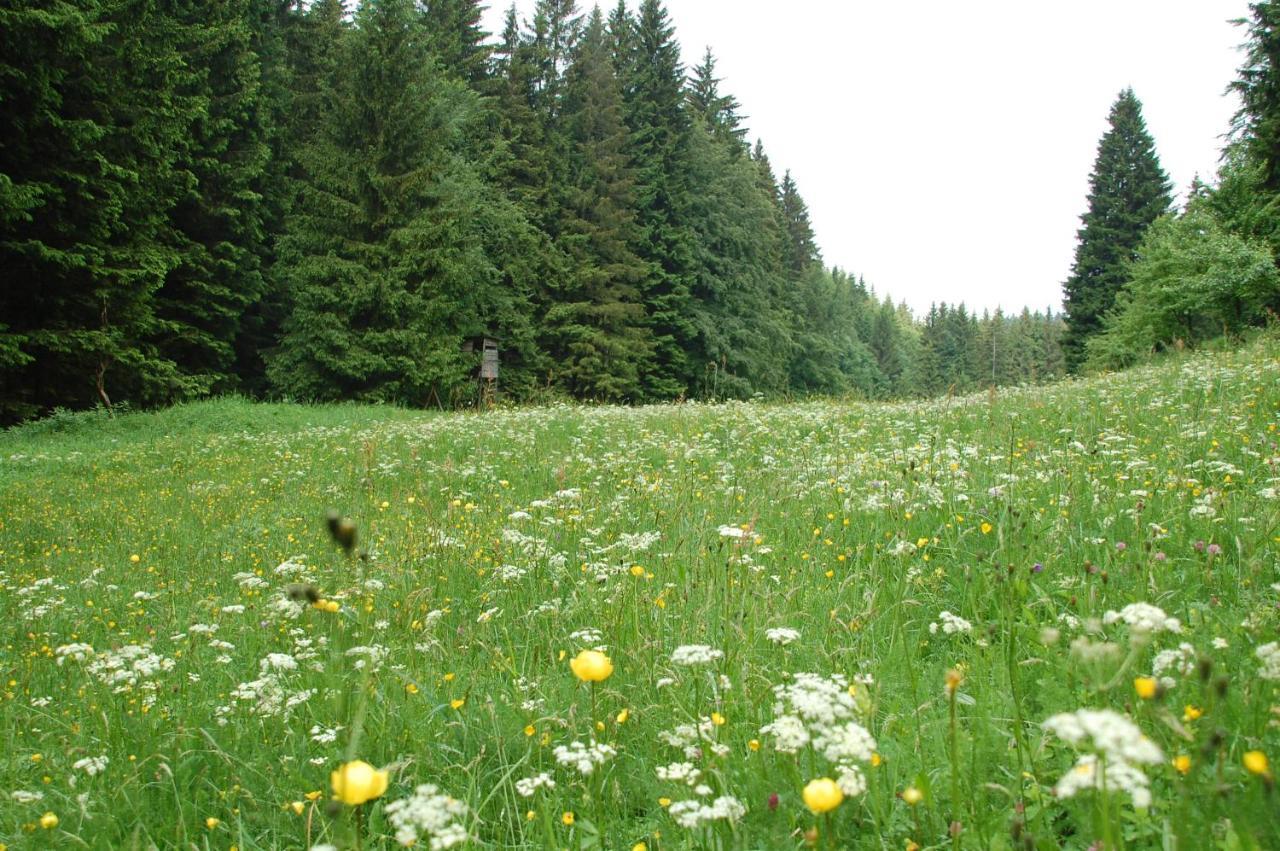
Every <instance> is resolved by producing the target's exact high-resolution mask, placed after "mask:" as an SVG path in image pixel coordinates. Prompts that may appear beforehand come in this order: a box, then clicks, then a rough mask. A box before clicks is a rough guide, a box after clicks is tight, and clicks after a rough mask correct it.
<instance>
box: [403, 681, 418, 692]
mask: <svg viewBox="0 0 1280 851" xmlns="http://www.w3.org/2000/svg"><path fill="white" fill-rule="evenodd" d="M404 690H405V691H406V692H408V693H409V694H417V693H418V684H417V683H405V687H404Z"/></svg>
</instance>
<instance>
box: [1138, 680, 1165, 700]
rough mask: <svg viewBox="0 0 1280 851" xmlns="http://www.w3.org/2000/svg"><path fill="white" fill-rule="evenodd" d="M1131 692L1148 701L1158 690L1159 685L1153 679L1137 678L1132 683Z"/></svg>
mask: <svg viewBox="0 0 1280 851" xmlns="http://www.w3.org/2000/svg"><path fill="white" fill-rule="evenodd" d="M1133 690H1134V691H1136V692H1137V693H1138V697H1140V698H1142V699H1143V700H1150V699H1151V698H1153V697H1155V696H1156V692H1158V691H1159V690H1160V683H1159V681H1158V680H1156V678H1155V677H1137V678H1135V679H1134V681H1133Z"/></svg>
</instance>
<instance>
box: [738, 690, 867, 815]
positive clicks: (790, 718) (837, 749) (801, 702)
mask: <svg viewBox="0 0 1280 851" xmlns="http://www.w3.org/2000/svg"><path fill="white" fill-rule="evenodd" d="M773 694H774V697H775V698H776V702H775V703H774V706H773V713H774V720H773V722H772V723H770V724H766V725H765V726H764V727H761V728H760V732H761V733H764V734H766V735H772V736H773V740H774V748H776V749H777V750H778V751H779V752H780V753H796V752H798V751H799V750H801V749H802V748H804V747H805V746H806V745H809V744H812V745H813V747H814V749H815V750H817V751H818V752H819V753H821V754H822V755H823V757H825V758H826V759H827V760H829V761H831V762H832V763H834V764H835V765H836V767H837V769H839V772H840V775H839V780H838V781H837V783H839V785H840V788H841V790H843V791H844V793H845V794H846V795H848V796H850V797H856V796H857V795H861V794H862V793H863V792H864V791H866V788H867V783H866V778H865V777H864V776H863V774H862V771H861V769H860V768H858V765H857V763H859V762H870V761H871V758H872V756H873V755H874V754H875V750H876V740H875V738H874V737H873V736H872V735H871V733H870V732H869V731H868V730H867V728H866V727H864V726H862V724H861V723H859V721H858V720H857V716H858V704H857V702H856V701H855V700H854V699H853V694H852V692H851V690H850V687H849V681H848V680H847V679H846V678H845V677H843V676H841V675H839V674H833V675H832V676H830V677H821V676H818V675H817V674H795V675H794V676H793V677H792V682H790V683H786V684H783V685H777V686H774V687H773Z"/></svg>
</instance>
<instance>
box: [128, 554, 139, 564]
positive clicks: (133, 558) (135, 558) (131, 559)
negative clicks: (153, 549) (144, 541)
mask: <svg viewBox="0 0 1280 851" xmlns="http://www.w3.org/2000/svg"><path fill="white" fill-rule="evenodd" d="M140 561H142V557H141V556H139V555H138V554H137V553H134V554H133V555H131V556H129V563H130V564H137V563H138V562H140Z"/></svg>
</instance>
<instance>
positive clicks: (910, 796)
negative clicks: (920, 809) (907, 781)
mask: <svg viewBox="0 0 1280 851" xmlns="http://www.w3.org/2000/svg"><path fill="white" fill-rule="evenodd" d="M902 800H903V803H905V804H906V805H907V806H908V807H914V806H915V805H916V804H918V803H920V802H921V801H923V800H924V793H923V792H921V791H920V790H919V789H917V788H916V787H914V786H908V787H907V788H905V789H903V790H902Z"/></svg>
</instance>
